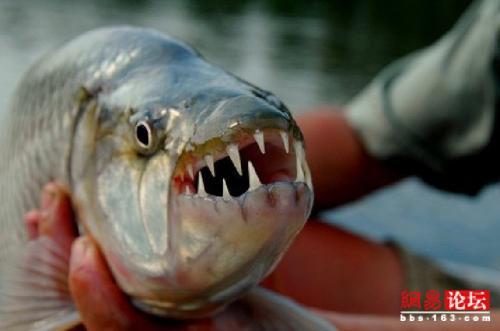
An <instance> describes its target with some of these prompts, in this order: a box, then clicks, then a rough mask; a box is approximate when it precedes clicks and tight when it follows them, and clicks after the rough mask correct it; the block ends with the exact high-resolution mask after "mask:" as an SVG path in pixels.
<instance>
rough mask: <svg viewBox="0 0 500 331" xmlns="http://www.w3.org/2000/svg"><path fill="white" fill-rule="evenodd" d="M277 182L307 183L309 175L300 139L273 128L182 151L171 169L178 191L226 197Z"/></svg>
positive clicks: (309, 180) (194, 194)
mask: <svg viewBox="0 0 500 331" xmlns="http://www.w3.org/2000/svg"><path fill="white" fill-rule="evenodd" d="M276 182H290V183H295V182H297V183H300V182H302V183H306V184H307V185H308V186H309V189H311V176H310V173H309V170H308V167H307V164H306V161H305V156H304V147H303V142H302V141H299V140H296V139H294V138H293V137H292V136H291V135H289V134H288V133H287V132H285V131H282V130H276V129H264V130H255V131H254V132H253V133H251V134H250V133H242V134H239V135H238V136H237V137H233V138H232V139H231V140H230V142H229V143H227V142H224V140H223V139H217V140H216V141H212V142H210V143H207V144H205V145H204V146H200V147H198V148H195V149H193V150H191V151H187V152H184V153H183V155H182V156H181V157H180V159H179V162H178V165H177V169H176V171H175V172H174V178H173V181H172V183H173V188H174V193H176V194H177V195H186V196H192V197H200V198H217V197H220V198H222V199H225V200H228V199H232V198H235V197H240V196H242V195H244V194H245V193H247V192H249V191H252V190H255V189H257V188H259V187H261V186H263V185H264V186H265V185H269V184H272V183H276Z"/></svg>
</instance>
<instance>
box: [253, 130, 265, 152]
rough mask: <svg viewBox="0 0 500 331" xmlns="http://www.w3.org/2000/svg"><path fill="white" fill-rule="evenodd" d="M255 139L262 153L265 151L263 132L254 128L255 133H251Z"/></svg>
mask: <svg viewBox="0 0 500 331" xmlns="http://www.w3.org/2000/svg"><path fill="white" fill-rule="evenodd" d="M253 137H254V139H255V141H256V142H257V145H259V149H260V152H261V153H262V154H265V153H266V147H265V145H264V132H262V131H260V130H255V133H254V135H253Z"/></svg>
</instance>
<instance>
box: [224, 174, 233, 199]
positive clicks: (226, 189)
mask: <svg viewBox="0 0 500 331" xmlns="http://www.w3.org/2000/svg"><path fill="white" fill-rule="evenodd" d="M222 199H224V200H231V194H229V190H228V188H227V184H226V180H225V179H224V178H222Z"/></svg>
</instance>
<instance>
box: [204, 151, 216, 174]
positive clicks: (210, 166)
mask: <svg viewBox="0 0 500 331" xmlns="http://www.w3.org/2000/svg"><path fill="white" fill-rule="evenodd" d="M204 159H205V162H206V163H207V166H208V169H210V172H211V173H212V176H214V177H215V166H214V157H213V156H212V155H210V154H207V155H205V157H204Z"/></svg>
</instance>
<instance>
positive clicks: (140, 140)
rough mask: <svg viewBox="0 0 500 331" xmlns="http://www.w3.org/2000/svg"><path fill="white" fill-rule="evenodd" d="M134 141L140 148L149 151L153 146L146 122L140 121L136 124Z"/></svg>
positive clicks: (149, 128)
mask: <svg viewBox="0 0 500 331" xmlns="http://www.w3.org/2000/svg"><path fill="white" fill-rule="evenodd" d="M135 139H136V140H137V144H138V145H139V146H140V147H141V148H144V149H150V148H151V147H152V146H153V133H152V130H151V127H150V125H149V124H148V123H147V122H145V121H140V122H139V123H137V125H136V126H135Z"/></svg>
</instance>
